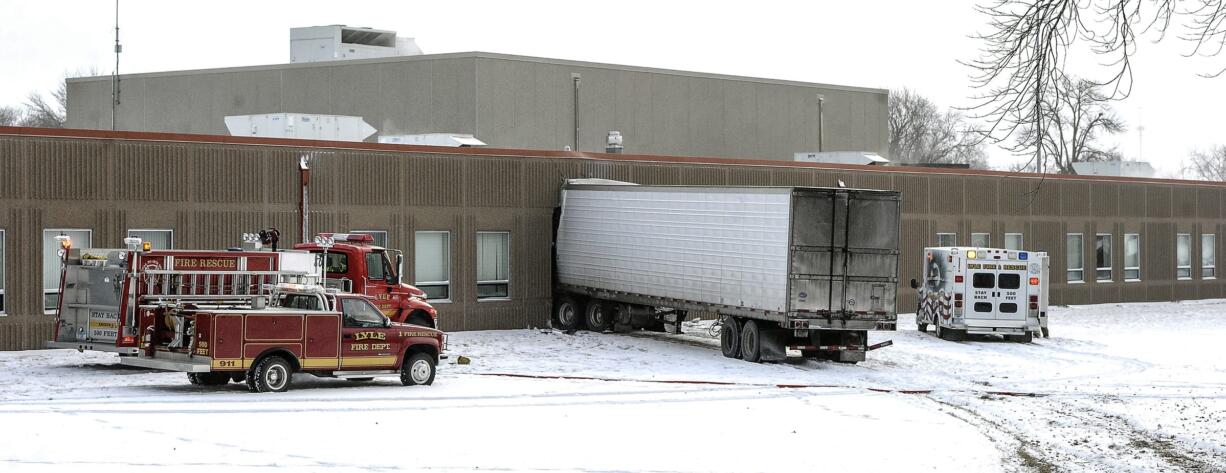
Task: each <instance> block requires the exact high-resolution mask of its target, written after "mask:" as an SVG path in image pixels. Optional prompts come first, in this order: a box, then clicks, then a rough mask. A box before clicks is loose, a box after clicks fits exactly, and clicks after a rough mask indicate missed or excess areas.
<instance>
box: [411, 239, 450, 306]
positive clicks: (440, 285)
mask: <svg viewBox="0 0 1226 473" xmlns="http://www.w3.org/2000/svg"><path fill="white" fill-rule="evenodd" d="M413 265H414V268H415V269H416V270H415V271H414V274H415V275H416V276H417V282H416V283H415V284H414V285H415V286H417V288H418V289H421V290H423V291H426V298H427V299H429V300H431V301H436V300H450V299H451V233H449V232H417V233H416V234H415V235H414V237H413Z"/></svg>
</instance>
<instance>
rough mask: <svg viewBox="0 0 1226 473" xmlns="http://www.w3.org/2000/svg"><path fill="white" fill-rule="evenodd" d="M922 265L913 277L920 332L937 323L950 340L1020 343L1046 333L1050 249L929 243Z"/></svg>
mask: <svg viewBox="0 0 1226 473" xmlns="http://www.w3.org/2000/svg"><path fill="white" fill-rule="evenodd" d="M921 267H922V268H924V269H923V270H924V274H923V276H922V278H921V279H919V280H915V279H912V280H911V287H912V288H913V289H915V290H916V295H917V297H918V302H917V304H916V314H915V321H916V324H917V325H918V327H919V330H920V331H921V332H923V331H927V328H928V325H932V326H933V328H934V331H935V332H936V335H937V337H940V338H941V339H945V340H962V339H965V338H966V336H967V335H1004V336H1005V337H1006V338H1007V339H1009V340H1013V341H1019V342H1030V341H1031V340H1032V339H1033V336H1034V335H1035V334H1040V333H1042V334H1044V335H1045V334H1046V332H1047V323H1046V322H1047V283H1048V281H1047V279H1048V257H1047V254H1046V253H1043V252H1036V251H1017V250H1006V249H1000V248H958V247H930V248H925V249H924V261H923V264H922V266H921Z"/></svg>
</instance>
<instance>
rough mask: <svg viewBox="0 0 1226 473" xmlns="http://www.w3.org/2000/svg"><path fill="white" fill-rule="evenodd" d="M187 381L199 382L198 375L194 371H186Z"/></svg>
mask: <svg viewBox="0 0 1226 473" xmlns="http://www.w3.org/2000/svg"><path fill="white" fill-rule="evenodd" d="M187 382H189V383H192V384H200V377H199V376H198V375H197V374H196V373H187Z"/></svg>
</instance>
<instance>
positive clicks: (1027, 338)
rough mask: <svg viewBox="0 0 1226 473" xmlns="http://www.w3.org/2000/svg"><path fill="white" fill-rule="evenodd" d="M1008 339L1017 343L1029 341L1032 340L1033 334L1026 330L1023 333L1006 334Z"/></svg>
mask: <svg viewBox="0 0 1226 473" xmlns="http://www.w3.org/2000/svg"><path fill="white" fill-rule="evenodd" d="M1006 337H1007V338H1008V339H1009V341H1011V342H1017V343H1030V342H1032V341H1034V334H1032V333H1030V332H1026V334H1025V335H1007V336H1006Z"/></svg>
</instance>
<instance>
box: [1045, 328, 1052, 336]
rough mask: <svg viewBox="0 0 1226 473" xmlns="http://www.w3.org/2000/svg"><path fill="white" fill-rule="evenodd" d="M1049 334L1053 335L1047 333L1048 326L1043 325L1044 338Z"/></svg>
mask: <svg viewBox="0 0 1226 473" xmlns="http://www.w3.org/2000/svg"><path fill="white" fill-rule="evenodd" d="M1049 336H1051V334H1049V333H1047V327H1043V338H1047V337H1049Z"/></svg>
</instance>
